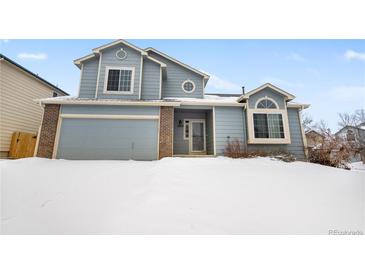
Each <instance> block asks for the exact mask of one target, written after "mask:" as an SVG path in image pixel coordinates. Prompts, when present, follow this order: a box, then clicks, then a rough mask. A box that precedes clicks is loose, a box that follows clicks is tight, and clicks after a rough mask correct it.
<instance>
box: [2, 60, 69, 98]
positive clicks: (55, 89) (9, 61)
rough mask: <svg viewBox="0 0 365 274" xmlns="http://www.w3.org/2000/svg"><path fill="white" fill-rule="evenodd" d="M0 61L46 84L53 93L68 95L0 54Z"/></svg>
mask: <svg viewBox="0 0 365 274" xmlns="http://www.w3.org/2000/svg"><path fill="white" fill-rule="evenodd" d="M0 60H5V61H7V62H8V63H10V64H12V65H14V66H16V67H17V68H19V69H21V70H22V71H24V72H25V73H27V74H29V75H31V76H32V77H34V78H36V79H37V80H39V81H41V82H43V83H44V84H46V85H47V86H50V87H51V88H53V89H54V91H55V92H58V93H60V94H62V95H69V94H68V93H67V92H66V91H63V90H62V89H60V88H59V87H57V86H55V85H53V84H52V83H50V82H48V81H47V80H45V79H43V78H42V77H40V76H38V75H37V74H35V73H33V72H31V71H30V70H28V69H26V68H25V67H23V66H21V65H19V64H18V63H16V62H15V61H13V60H11V59H10V58H8V57H6V56H5V55H3V54H1V53H0Z"/></svg>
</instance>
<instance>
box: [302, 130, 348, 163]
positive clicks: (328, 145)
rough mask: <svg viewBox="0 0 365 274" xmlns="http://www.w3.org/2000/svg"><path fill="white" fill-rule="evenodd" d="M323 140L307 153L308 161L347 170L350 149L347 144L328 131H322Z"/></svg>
mask: <svg viewBox="0 0 365 274" xmlns="http://www.w3.org/2000/svg"><path fill="white" fill-rule="evenodd" d="M322 134H323V135H324V138H323V139H322V140H321V142H320V143H319V144H318V145H317V146H316V147H314V148H312V149H311V150H309V153H308V160H309V162H311V163H317V164H321V165H325V166H331V167H338V168H345V169H348V168H349V161H350V157H351V151H352V148H351V146H350V145H349V143H348V142H346V141H344V140H342V139H341V138H338V137H336V136H334V135H332V134H331V133H330V131H322Z"/></svg>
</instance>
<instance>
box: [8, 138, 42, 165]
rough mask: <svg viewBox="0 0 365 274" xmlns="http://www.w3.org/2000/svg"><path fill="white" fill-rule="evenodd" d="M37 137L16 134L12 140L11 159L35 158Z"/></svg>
mask: <svg viewBox="0 0 365 274" xmlns="http://www.w3.org/2000/svg"><path fill="white" fill-rule="evenodd" d="M36 143H37V135H36V134H33V133H26V132H14V133H13V137H12V139H11V144H10V150H9V158H12V159H19V158H26V157H33V154H34V149H35V146H36Z"/></svg>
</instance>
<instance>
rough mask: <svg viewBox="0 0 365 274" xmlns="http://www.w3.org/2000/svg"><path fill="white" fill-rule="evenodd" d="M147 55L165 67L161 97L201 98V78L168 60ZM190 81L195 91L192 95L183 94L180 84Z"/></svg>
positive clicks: (152, 54) (151, 53) (150, 53)
mask: <svg viewBox="0 0 365 274" xmlns="http://www.w3.org/2000/svg"><path fill="white" fill-rule="evenodd" d="M149 55H150V56H151V57H153V58H155V59H158V60H160V61H161V62H163V63H165V64H166V65H167V68H166V74H167V77H166V79H164V81H163V83H162V97H163V98H166V97H190V98H203V89H204V88H203V76H201V75H199V74H197V73H195V72H193V71H191V70H188V69H186V68H184V67H182V66H180V65H178V64H176V63H174V62H171V61H170V60H168V59H166V58H164V57H162V56H160V55H158V54H156V53H154V52H149ZM188 79H189V80H192V81H193V82H194V83H195V91H194V92H193V93H185V92H184V91H183V90H182V87H181V85H182V83H183V82H184V81H186V80H188Z"/></svg>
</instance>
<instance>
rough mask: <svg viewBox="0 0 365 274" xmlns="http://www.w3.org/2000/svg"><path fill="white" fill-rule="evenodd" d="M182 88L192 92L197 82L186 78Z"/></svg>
mask: <svg viewBox="0 0 365 274" xmlns="http://www.w3.org/2000/svg"><path fill="white" fill-rule="evenodd" d="M182 89H183V91H184V92H186V93H192V92H194V90H195V84H194V82H193V81H191V80H186V81H185V82H183V83H182Z"/></svg>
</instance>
